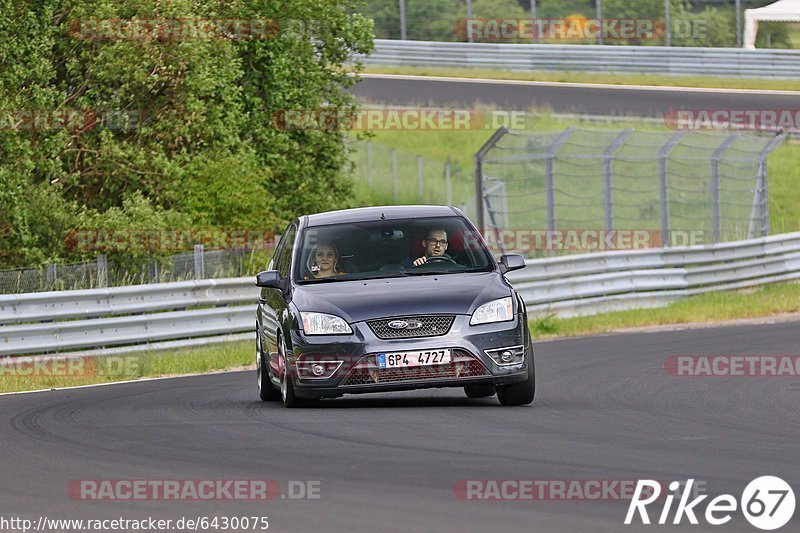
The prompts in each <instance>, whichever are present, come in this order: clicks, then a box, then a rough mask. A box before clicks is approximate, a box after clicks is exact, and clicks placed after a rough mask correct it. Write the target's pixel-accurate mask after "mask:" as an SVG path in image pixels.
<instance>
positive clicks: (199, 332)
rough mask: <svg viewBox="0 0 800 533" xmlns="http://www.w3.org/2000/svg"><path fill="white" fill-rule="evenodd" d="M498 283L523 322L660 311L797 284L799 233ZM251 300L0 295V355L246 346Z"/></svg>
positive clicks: (595, 261) (233, 285) (160, 289)
mask: <svg viewBox="0 0 800 533" xmlns="http://www.w3.org/2000/svg"><path fill="white" fill-rule="evenodd" d="M508 278H509V280H510V281H511V282H512V283H513V284H514V287H515V288H516V289H517V290H518V291H519V292H520V294H521V295H522V297H523V299H524V301H525V303H526V304H527V307H528V311H529V313H530V314H531V315H532V316H537V315H538V316H541V315H548V314H558V315H560V316H572V315H579V314H594V313H598V312H605V311H614V310H621V309H631V308H642V307H656V306H663V305H667V304H669V303H671V302H673V301H675V300H676V299H678V298H682V297H685V296H690V295H694V294H700V293H704V292H710V291H720V290H728V289H740V288H745V287H753V286H757V285H762V284H765V283H773V282H777V281H789V280H797V279H800V232H798V233H791V234H786V235H776V236H770V237H762V238H759V239H753V240H748V241H739V242H728V243H723V244H716V245H711V246H696V247H688V248H663V249H654V250H634V251H625V252H600V253H591V254H583V255H572V256H563V257H555V258H547V259H531V260H528V261H527V265H526V267H525V268H524V269H523V270H520V271H517V272H512V273H509V274H508ZM257 297H258V289H257V288H256V287H255V286H254V285H253V278H251V277H242V278H231V279H220V280H200V281H190V282H177V283H162V284H155V285H138V286H131V287H115V288H108V289H95V290H82V291H63V292H50V293H29V294H14V295H3V296H0V355H3V356H10V355H24V354H41V353H51V354H52V353H58V356H59V357H70V356H77V355H82V354H84V355H87V354H93V355H100V354H107V353H121V352H125V351H141V350H143V349H145V348H152V349H156V348H178V347H182V346H192V345H200V344H207V343H212V342H221V341H228V340H242V339H248V338H252V337H253V326H254V324H255V313H254V304H255V302H256V300H257ZM189 308H194V309H189ZM87 349H91V350H89V351H86V350H87ZM80 350H83V351H80ZM0 364H2V359H0Z"/></svg>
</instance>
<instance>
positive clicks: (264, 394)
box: [256, 333, 281, 402]
mask: <svg viewBox="0 0 800 533" xmlns="http://www.w3.org/2000/svg"><path fill="white" fill-rule="evenodd" d="M256 375H257V377H258V396H259V398H261V400H262V401H265V402H275V401H278V400H280V399H281V393H280V392H278V391H277V390H276V389H275V386H274V385H273V384H272V381H271V380H270V379H269V369H268V367H267V363H266V360H265V359H264V352H263V351H262V350H261V339H260V338H259V335H258V333H256Z"/></svg>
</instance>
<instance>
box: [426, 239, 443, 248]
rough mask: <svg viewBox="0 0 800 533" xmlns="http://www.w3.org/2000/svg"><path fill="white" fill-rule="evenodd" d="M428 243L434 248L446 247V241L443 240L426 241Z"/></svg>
mask: <svg viewBox="0 0 800 533" xmlns="http://www.w3.org/2000/svg"><path fill="white" fill-rule="evenodd" d="M428 242H429V243H430V244H432V245H434V246H436V245H437V244H438V245H439V246H443V247H444V246H447V241H446V240H444V239H428Z"/></svg>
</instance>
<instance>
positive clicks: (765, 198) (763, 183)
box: [756, 133, 788, 237]
mask: <svg viewBox="0 0 800 533" xmlns="http://www.w3.org/2000/svg"><path fill="white" fill-rule="evenodd" d="M787 135H788V134H787V133H780V134H778V135H776V136H775V137H773V138H772V139H771V140H770V141H769V142H768V143H767V145H766V146H765V147H764V149H763V150H761V152H760V153H759V154H758V170H759V174H758V178H759V180H758V182H757V184H756V187H758V189H759V191H758V192H760V197H759V200H760V203H759V220H760V222H761V228H760V230H761V231H760V233H761V235H760V236H761V237H764V236H766V235H769V194H768V193H769V186H768V184H767V156H768V155H769V154H770V152H772V151H773V150H774V149H775V148H776V147H777V146H778V145H779V144H780V143H781V142H783V141H784V140H785V139H786V137H787Z"/></svg>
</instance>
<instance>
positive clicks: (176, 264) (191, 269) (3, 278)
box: [0, 245, 272, 294]
mask: <svg viewBox="0 0 800 533" xmlns="http://www.w3.org/2000/svg"><path fill="white" fill-rule="evenodd" d="M271 253H272V251H271V250H264V249H257V250H251V249H233V250H205V249H204V248H203V246H202V245H197V246H195V249H194V251H193V252H188V253H181V254H177V255H173V256H170V257H164V258H157V259H149V260H136V261H129V260H126V258H125V257H124V256H123V255H119V254H118V255H117V257H119V259H118V260H114V259H108V258H107V257H106V255H104V254H100V255H98V256H97V258H96V260H94V261H90V262H84V263H71V264H51V265H47V266H45V267H42V268H19V269H13V270H0V294H14V293H24V292H40V291H56V290H76V289H94V288H100V287H119V286H124V285H139V284H143V283H165V282H169V281H186V280H191V279H213V278H230V277H237V276H246V275H251V274H252V275H255V273H257V272H258V271H259V270H263V269H264V268H265V267H266V261H268V259H269V257H270V255H271Z"/></svg>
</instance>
